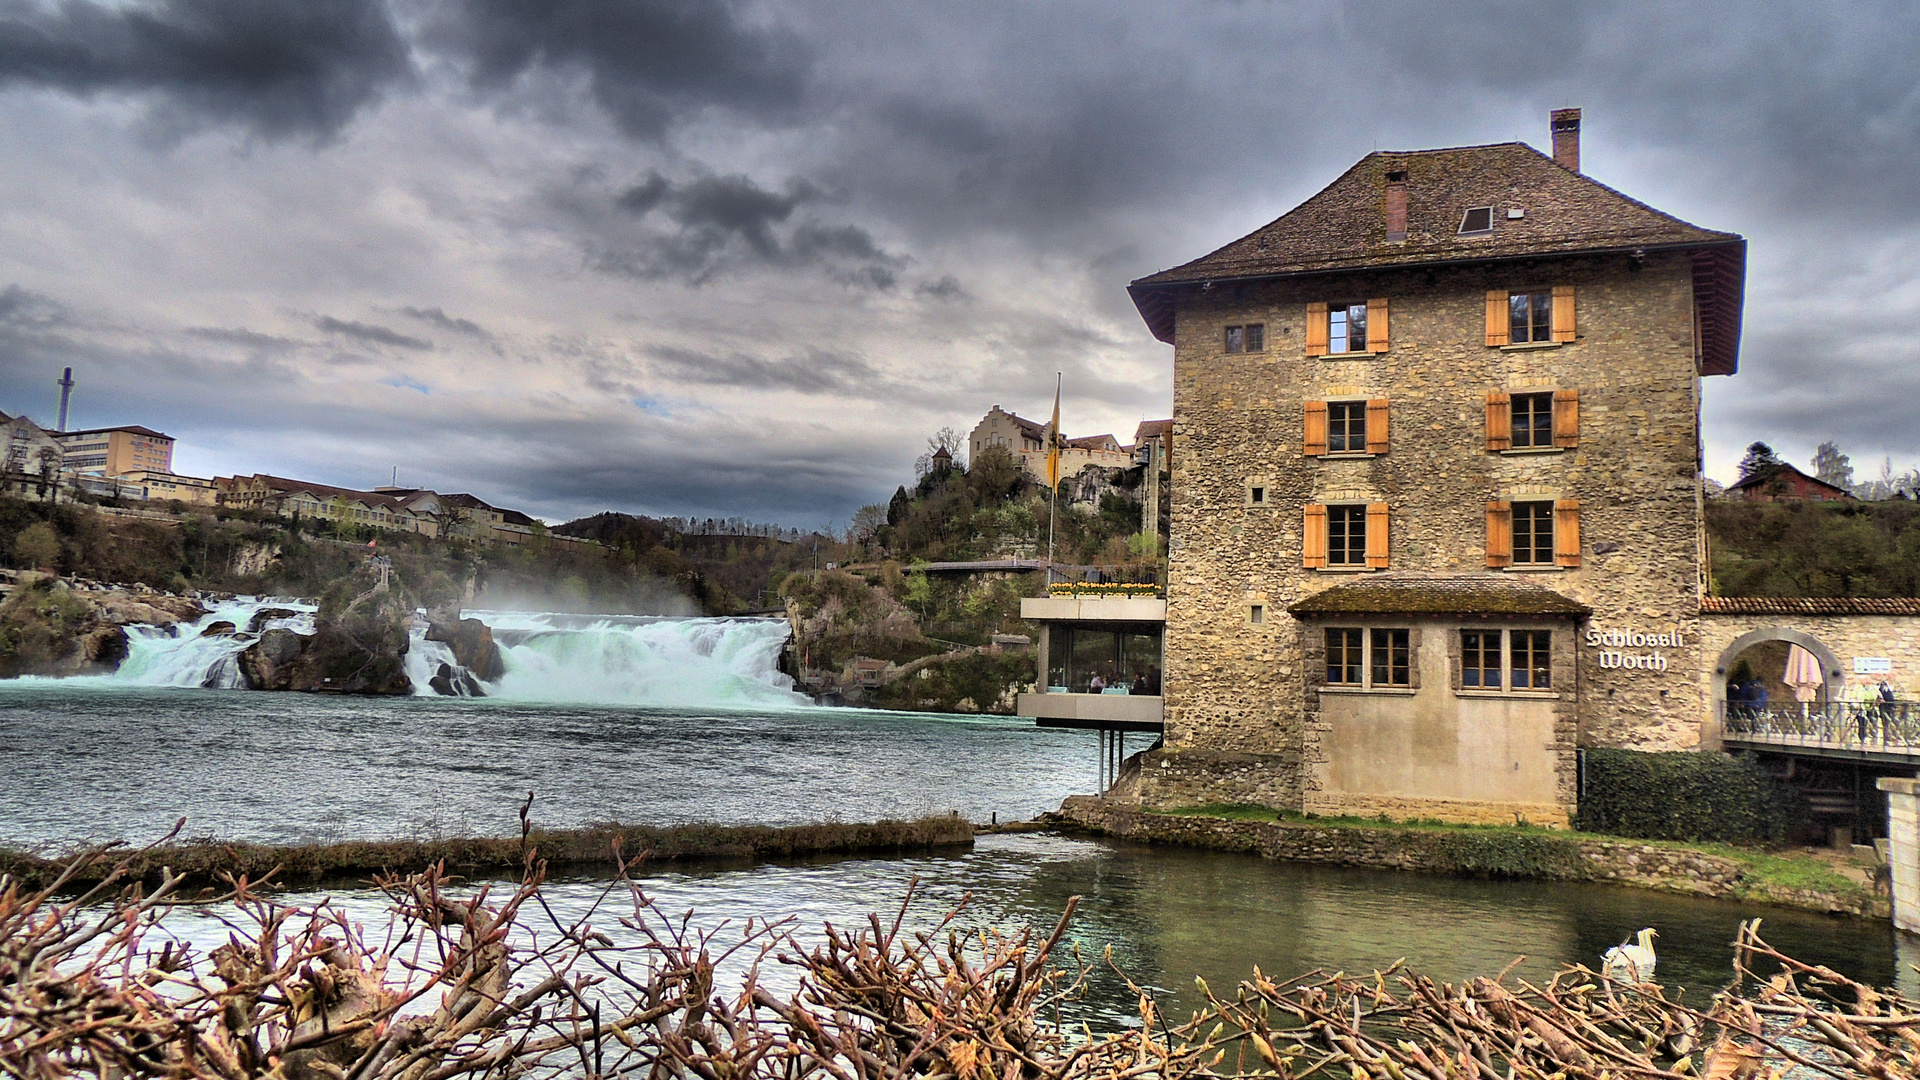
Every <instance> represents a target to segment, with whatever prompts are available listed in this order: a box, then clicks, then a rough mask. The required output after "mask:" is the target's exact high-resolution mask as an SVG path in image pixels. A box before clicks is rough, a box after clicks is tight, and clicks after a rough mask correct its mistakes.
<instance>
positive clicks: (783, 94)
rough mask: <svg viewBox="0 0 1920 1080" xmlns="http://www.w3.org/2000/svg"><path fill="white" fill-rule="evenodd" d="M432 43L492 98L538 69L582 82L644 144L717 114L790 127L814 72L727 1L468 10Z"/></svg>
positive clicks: (556, 2) (520, 0)
mask: <svg viewBox="0 0 1920 1080" xmlns="http://www.w3.org/2000/svg"><path fill="white" fill-rule="evenodd" d="M430 36H431V39H432V40H433V42H434V43H435V44H437V45H439V46H441V47H442V48H445V49H447V50H449V51H450V52H452V53H454V54H455V55H458V56H461V57H463V58H464V59H465V60H466V61H467V62H468V63H469V65H470V68H471V78H472V81H473V83H474V85H475V86H478V87H481V88H485V89H491V90H504V89H506V88H508V87H510V86H511V85H512V84H513V83H514V82H515V81H516V80H518V79H520V78H521V77H522V76H523V75H525V74H526V73H527V72H529V71H531V70H536V69H544V70H558V71H561V72H574V71H577V72H581V73H584V74H585V75H586V77H587V79H588V83H589V86H590V88H591V92H592V94H593V98H594V100H595V101H596V102H597V103H598V104H599V105H600V106H601V107H602V108H603V109H605V110H606V111H607V113H608V114H609V115H611V116H612V117H613V119H614V121H615V122H616V123H617V124H618V125H619V126H620V128H621V129H622V130H623V131H625V132H626V133H627V134H628V135H631V136H634V137H637V138H642V139H658V138H660V137H661V136H662V135H664V134H665V133H666V132H667V130H668V128H669V127H670V126H671V125H672V124H673V122H674V121H675V120H677V119H681V118H683V117H684V116H685V115H687V114H688V113H691V112H693V111H696V110H698V109H700V108H702V107H704V106H709V105H720V106H725V107H728V108H731V109H733V110H736V111H737V112H739V113H741V114H744V115H747V116H751V117H754V118H756V119H760V120H775V121H777V120H780V119H783V118H786V117H788V116H790V115H791V114H792V113H793V110H794V106H795V104H796V103H797V101H798V99H799V98H800V97H801V95H802V93H803V91H804V88H805V84H806V74H807V68H808V62H809V50H808V48H807V47H806V45H805V44H804V43H803V42H802V41H801V40H800V39H799V38H798V37H797V36H795V35H794V34H792V33H790V32H786V31H782V30H779V29H773V28H768V27H765V26H759V25H754V24H751V23H750V22H749V21H748V20H747V19H746V18H744V17H743V16H742V13H741V10H740V8H739V6H738V5H736V4H733V3H729V2H726V0H550V2H545V3H528V2H524V0H460V2H456V3H453V4H451V5H449V6H448V8H446V9H445V10H444V11H443V12H442V14H441V16H440V17H439V19H438V20H437V21H436V22H435V25H434V27H433V30H432V33H431V35H430Z"/></svg>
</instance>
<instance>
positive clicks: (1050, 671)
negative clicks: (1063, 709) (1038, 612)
mask: <svg viewBox="0 0 1920 1080" xmlns="http://www.w3.org/2000/svg"><path fill="white" fill-rule="evenodd" d="M1072 655H1073V627H1071V626H1061V625H1059V624H1057V623H1056V624H1054V625H1053V626H1052V627H1051V628H1049V629H1048V631H1047V686H1048V688H1049V689H1051V688H1053V687H1056V686H1057V687H1062V688H1065V689H1071V686H1070V685H1069V684H1068V682H1067V659H1068V658H1069V657H1071V656H1072Z"/></svg>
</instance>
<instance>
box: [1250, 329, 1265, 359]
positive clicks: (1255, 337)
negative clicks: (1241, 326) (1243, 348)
mask: <svg viewBox="0 0 1920 1080" xmlns="http://www.w3.org/2000/svg"><path fill="white" fill-rule="evenodd" d="M1266 347H1267V328H1266V327H1265V326H1263V325H1261V324H1260V323H1254V324H1253V325H1251V326H1249V327H1247V351H1248V352H1261V351H1263V350H1265V349H1266Z"/></svg>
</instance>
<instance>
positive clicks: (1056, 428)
mask: <svg viewBox="0 0 1920 1080" xmlns="http://www.w3.org/2000/svg"><path fill="white" fill-rule="evenodd" d="M1061 382H1062V373H1061V372H1058V371H1056V372H1054V373H1053V426H1052V427H1051V428H1049V429H1048V430H1047V487H1048V488H1049V489H1050V495H1051V498H1050V499H1049V506H1048V508H1047V584H1049V585H1051V584H1053V527H1054V523H1055V522H1057V521H1058V520H1059V519H1060V385H1061Z"/></svg>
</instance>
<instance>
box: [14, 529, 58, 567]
mask: <svg viewBox="0 0 1920 1080" xmlns="http://www.w3.org/2000/svg"><path fill="white" fill-rule="evenodd" d="M13 559H14V561H15V562H17V563H19V564H20V568H21V569H22V570H42V569H52V568H53V567H54V566H55V565H56V564H58V563H59V561H60V534H59V533H57V532H54V531H53V526H51V525H48V524H47V523H46V522H44V521H38V522H35V523H33V524H32V525H29V526H27V527H26V528H24V529H21V530H20V532H19V534H18V535H16V536H15V537H14V538H13Z"/></svg>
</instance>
